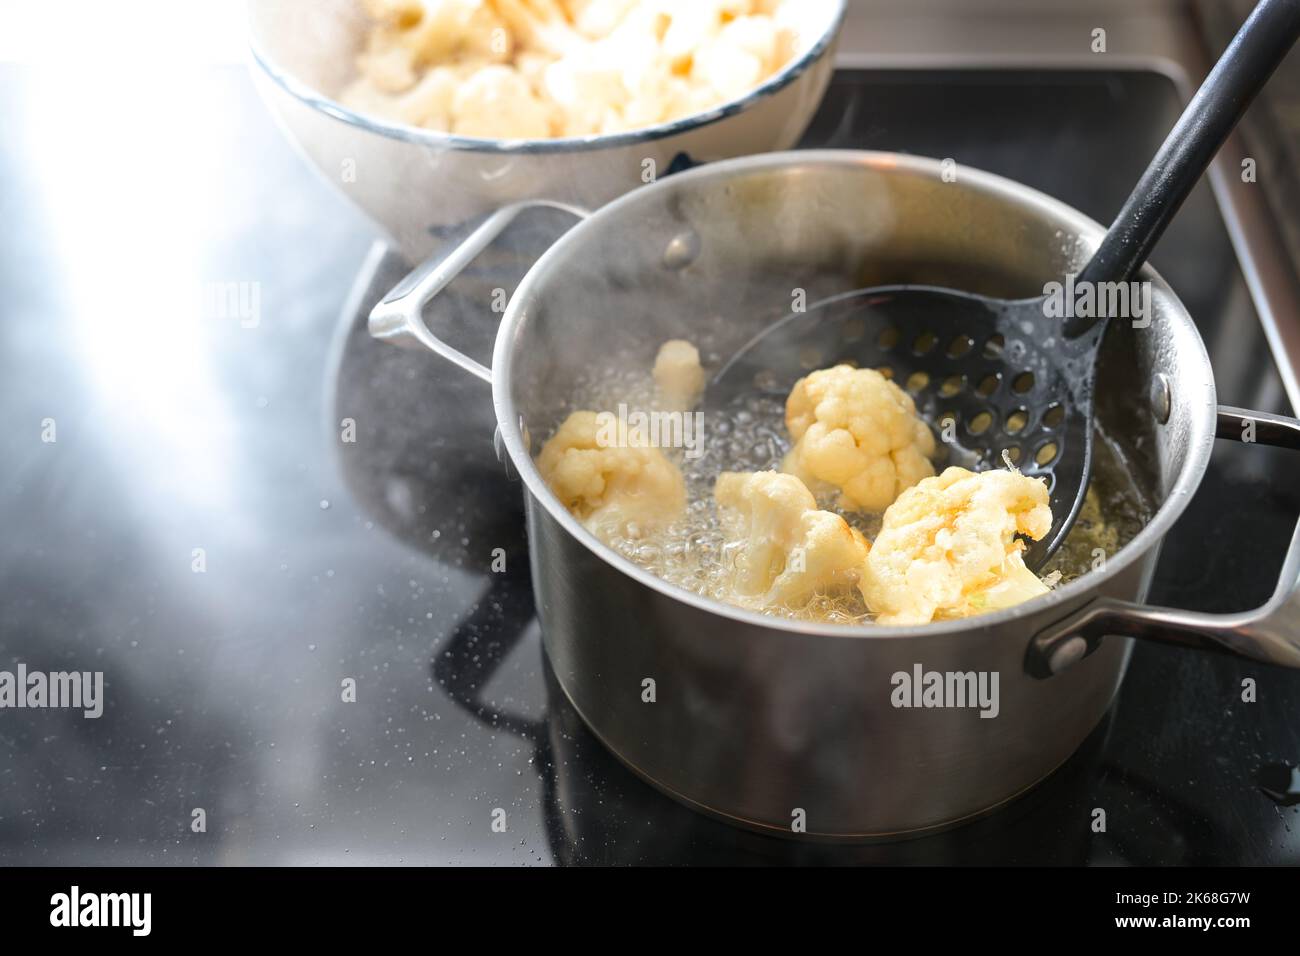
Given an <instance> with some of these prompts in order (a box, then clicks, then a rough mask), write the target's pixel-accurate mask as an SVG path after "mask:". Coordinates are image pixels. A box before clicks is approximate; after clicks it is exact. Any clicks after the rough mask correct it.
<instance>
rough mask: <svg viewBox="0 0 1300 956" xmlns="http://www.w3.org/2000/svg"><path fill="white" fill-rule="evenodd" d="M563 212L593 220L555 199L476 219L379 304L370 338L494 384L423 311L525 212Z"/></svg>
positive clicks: (532, 201)
mask: <svg viewBox="0 0 1300 956" xmlns="http://www.w3.org/2000/svg"><path fill="white" fill-rule="evenodd" d="M543 206H544V207H547V208H549V209H559V210H562V211H563V212H567V213H570V214H572V215H574V216H576V217H577V218H579V219H585V218H587V216H589V215H591V213H590V212H589V211H587V210H586V209H583V208H581V207H580V206H574V205H570V204H568V203H562V202H555V201H554V200H550V199H528V200H524V201H523V202H517V203H512V204H511V205H509V206H502V207H501V208H500V209H498V210H496V211H495V212H491V213H488V214H487V215H486V216H481V217H479V218H478V219H474V220H471V221H470V222H469V223H467V224H466V226H465V227H464V228H465V229H467V230H468V231H467V233H466V235H465V236H464V238H462V239H459V240H451V241H448V242H446V243H444V244H443V245H442V246H441V247H440V248H439V249H438V250H437V251H435V252H434V253H433V255H431V256H429V258H427V259H425V260H424V261H423V262H421V263H420V264H419V265H418V266H416V267H415V268H414V269H412V270H411V271H410V272H409V273H407V275H406V277H405V278H403V279H402V281H401V282H399V283H397V285H395V286H393V288H392V289H390V290H389V292H388V294H387V295H386V296H384V297H383V299H381V300H380V302H379V304H378V305H376V306H375V307H374V308H373V309H371V310H370V322H369V326H368V327H369V329H370V334H371V335H372V336H374V337H375V338H377V339H380V340H382V341H385V342H391V343H392V344H393V345H400V346H403V347H405V348H418V347H423V348H427V349H429V350H431V351H433V352H436V353H438V354H439V355H441V356H442V357H443V358H445V359H447V360H449V361H451V362H454V363H455V364H457V365H459V366H460V367H461V368H463V369H465V371H467V372H471V373H472V374H474V375H477V376H478V377H479V378H481V379H483V381H485V382H489V383H490V382H491V381H492V372H491V370H490V369H488V368H487V366H485V365H483V364H482V363H480V362H476V361H475V360H474V359H472V358H470V357H469V356H468V355H466V354H465V353H464V352H461V351H460V350H459V349H455V348H453V347H452V346H450V345H448V344H447V343H446V342H444V341H443V340H442V339H440V338H438V336H436V335H434V334H433V332H431V331H430V330H429V327H428V326H427V325H425V324H424V307H425V306H426V305H428V304H429V300H430V299H432V298H433V297H434V296H435V295H437V294H438V293H439V292H441V291H442V290H443V289H445V288H446V287H447V286H448V285H449V284H450V283H451V280H453V279H455V278H456V276H458V275H460V274H461V272H463V271H464V270H465V267H466V266H468V265H469V264H470V263H471V262H473V261H474V259H475V258H477V257H478V255H479V253H481V252H482V251H483V250H484V249H486V248H487V247H488V246H489V245H491V243H492V241H493V240H494V239H496V238H497V236H499V235H501V233H502V232H504V231H505V229H506V227H507V226H509V225H510V224H511V223H512V222H514V221H515V218H516V217H517V216H518V215H519V214H520V213H521V212H523V211H524V210H526V209H535V208H538V207H543Z"/></svg>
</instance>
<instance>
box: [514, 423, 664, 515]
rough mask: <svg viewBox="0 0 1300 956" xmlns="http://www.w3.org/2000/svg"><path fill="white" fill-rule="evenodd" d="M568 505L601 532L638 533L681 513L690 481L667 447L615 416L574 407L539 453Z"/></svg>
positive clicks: (540, 463) (542, 467) (550, 482)
mask: <svg viewBox="0 0 1300 956" xmlns="http://www.w3.org/2000/svg"><path fill="white" fill-rule="evenodd" d="M537 468H538V470H539V471H541V473H542V477H543V478H544V479H545V480H546V483H547V484H548V485H549V486H550V488H551V490H552V491H553V492H555V495H556V497H558V498H559V499H560V500H561V501H562V502H564V506H565V507H566V508H568V509H569V511H571V512H572V513H573V515H574V516H575V517H577V518H578V520H579V521H581V522H582V523H583V524H584V525H585V526H586V527H587V529H588V530H590V531H592V532H593V533H595V534H597V535H599V536H601V537H609V536H614V535H617V536H623V537H628V538H639V537H641V536H643V535H645V534H648V533H650V532H651V531H654V530H655V529H657V528H660V527H663V526H664V525H668V524H671V523H672V522H673V521H675V520H677V519H678V518H679V517H681V515H682V513H683V512H684V511H685V509H686V483H685V481H684V480H683V479H682V474H681V472H680V471H679V470H678V469H677V466H676V465H674V464H673V463H672V462H671V461H669V460H668V458H667V457H666V456H665V455H664V453H663V452H662V451H660V450H659V449H658V448H654V447H652V446H651V445H650V443H649V440H648V439H647V438H646V436H645V435H643V434H642V433H641V432H640V431H638V430H636V429H629V428H627V427H626V425H625V424H624V423H623V422H622V421H620V420H619V419H618V418H617V417H615V416H613V415H609V414H608V413H605V414H603V415H602V414H597V413H596V412H591V411H580V412H574V413H573V414H572V415H570V416H569V417H568V418H566V419H565V420H564V424H562V425H561V426H560V427H559V430H558V431H556V433H555V434H554V435H552V436H551V438H550V440H549V441H547V442H546V444H545V445H544V446H542V453H541V454H540V455H538V456H537Z"/></svg>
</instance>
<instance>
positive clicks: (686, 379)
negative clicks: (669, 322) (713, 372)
mask: <svg viewBox="0 0 1300 956" xmlns="http://www.w3.org/2000/svg"><path fill="white" fill-rule="evenodd" d="M654 380H655V390H656V391H657V393H658V397H659V405H660V407H662V408H664V409H665V410H667V411H678V412H685V411H689V410H690V409H692V408H694V407H695V403H696V402H698V401H699V400H700V395H701V394H703V392H704V368H703V366H701V365H700V350H699V349H697V348H696V347H695V346H694V345H692V344H691V343H690V342H687V341H686V340H685V339H669V340H668V341H667V342H665V343H664V344H663V345H661V346H659V354H658V355H656V356H655V366H654Z"/></svg>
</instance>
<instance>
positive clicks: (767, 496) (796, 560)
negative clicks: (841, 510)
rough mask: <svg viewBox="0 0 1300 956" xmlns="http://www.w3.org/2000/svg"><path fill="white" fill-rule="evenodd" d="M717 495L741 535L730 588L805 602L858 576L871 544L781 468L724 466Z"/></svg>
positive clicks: (758, 598) (766, 601) (752, 598)
mask: <svg viewBox="0 0 1300 956" xmlns="http://www.w3.org/2000/svg"><path fill="white" fill-rule="evenodd" d="M713 496H714V498H716V499H717V502H718V504H719V505H721V506H722V507H724V508H727V509H730V510H731V512H732V513H731V514H730V515H724V517H725V518H729V519H730V520H729V522H728V523H729V525H730V530H731V532H733V535H734V537H733V540H736V541H739V542H740V544H741V551H740V553H739V555H738V556H737V558H736V565H735V579H734V582H733V585H732V587H733V590H734V591H735V593H736V594H737V596H739V597H740V598H742V599H744V600H745V601H747V602H750V603H753V604H756V605H757V606H760V607H774V606H777V607H779V606H785V607H791V608H794V607H801V606H802V605H804V604H807V603H808V601H809V599H810V598H811V597H812V596H813V595H814V594H816V593H818V592H823V593H825V592H830V591H834V590H837V589H841V588H845V587H852V586H854V585H857V584H859V582H860V581H861V579H862V577H863V567H864V563H865V561H866V559H867V554H868V551H869V550H870V547H871V546H870V545H869V544H868V543H867V539H866V538H864V537H863V536H862V535H861V534H860V533H859V532H858V531H857V530H856V529H854V528H851V527H849V524H848V522H846V521H845V520H844V519H843V518H841V517H840V516H839V515H837V514H834V513H833V512H830V511H819V510H818V509H817V501H816V499H814V498H813V495H812V492H811V491H809V490H808V488H807V486H805V485H804V483H803V482H802V481H800V480H799V479H798V478H796V477H794V475H785V474H782V473H781V472H778V471H759V472H749V473H745V472H735V471H726V472H723V473H722V474H721V475H719V476H718V480H717V483H716V484H715V485H714V489H713Z"/></svg>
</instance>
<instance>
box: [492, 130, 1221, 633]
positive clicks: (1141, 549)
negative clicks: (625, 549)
mask: <svg viewBox="0 0 1300 956" xmlns="http://www.w3.org/2000/svg"><path fill="white" fill-rule="evenodd" d="M789 163H797V164H800V165H803V166H807V165H810V164H811V165H820V166H840V167H844V166H848V167H856V166H866V167H871V168H875V169H895V170H904V171H907V172H912V173H918V174H926V175H932V176H935V177H936V178H937V177H939V176H940V175H941V172H942V163H941V161H940V160H938V159H933V158H930V157H925V156H915V155H911V154H903V153H890V152H883V151H878V150H833V149H826V150H791V151H786V152H777V153H764V154H760V155H757V156H744V157H740V158H737V159H729V160H722V161H719V162H716V163H708V164H705V165H703V166H698V167H696V168H694V169H690V170H686V171H683V172H680V173H675V174H674V175H672V176H670V177H665V178H663V179H660V180H657V181H656V182H654V183H651V184H649V185H646V186H642V187H640V188H638V189H635V190H633V191H632V192H630V193H627V194H625V195H623V196H621V197H619V198H617V199H615V200H613V201H612V202H610V203H608V204H606V205H604V206H602V207H601V208H600V209H598V210H596V211H595V212H594V213H592V215H591V216H589V217H588V218H587V219H584V220H583V221H581V222H579V223H578V224H577V225H575V226H574V227H573V228H571V229H569V230H568V231H567V232H566V233H565V234H564V235H563V236H561V237H560V238H559V239H558V240H557V241H556V242H555V243H554V244H552V245H551V246H550V248H548V249H547V250H546V252H545V253H543V254H542V256H541V257H540V258H539V259H538V260H537V261H536V262H535V263H533V265H532V267H531V268H530V269H529V270H528V273H527V274H526V275H525V276H524V278H523V280H522V281H521V282H520V283H519V286H518V287H517V288H516V290H515V293H514V295H512V296H511V297H510V302H509V304H508V305H507V307H506V311H505V315H504V316H503V317H502V320H501V325H500V327H499V328H498V331H497V338H496V344H495V347H494V349H493V356H492V402H493V405H494V406H495V409H496V417H497V427H498V429H499V430H500V433H501V436H502V440H503V442H504V445H505V448H506V452H507V453H508V454H509V456H510V459H511V461H512V462H513V464H514V467H515V468H516V469H517V471H518V474H519V476H520V477H521V479H522V480H523V482H524V485H525V487H526V488H527V491H528V494H529V497H530V498H531V499H532V505H533V506H536V505H539V504H540V505H541V506H542V507H544V508H545V509H546V510H547V511H548V512H549V513H550V515H551V517H552V518H554V519H555V520H556V521H558V522H559V523H560V525H561V527H563V528H564V530H565V531H566V532H568V533H569V534H570V535H572V536H574V537H575V538H577V539H578V540H579V541H581V542H582V544H583V545H585V546H586V547H587V549H588V550H590V551H591V552H592V553H593V554H595V555H596V556H597V557H599V558H600V559H602V560H603V561H605V562H606V563H607V564H611V565H613V566H614V567H615V568H617V569H618V570H620V571H622V572H623V573H624V574H626V575H628V576H629V577H631V578H633V579H634V580H636V581H637V582H639V583H641V584H644V585H646V586H647V587H650V588H653V589H654V590H656V591H658V592H660V593H661V594H663V595H664V596H665V597H669V598H673V599H675V600H677V601H681V602H682V603H684V604H688V605H691V606H692V607H694V608H696V609H697V610H700V611H704V612H708V613H712V614H720V615H722V616H724V617H728V618H731V619H733V620H735V621H738V622H741V623H744V624H750V625H754V626H757V627H764V628H771V629H775V630H780V631H786V632H788V633H791V634H806V635H810V636H821V637H844V638H881V639H890V638H924V637H935V638H938V637H944V636H949V635H953V634H958V633H962V632H970V631H976V630H982V629H987V628H993V627H997V626H1000V625H1003V624H1009V623H1011V622H1013V621H1017V620H1020V619H1022V618H1027V617H1030V616H1031V615H1036V614H1040V613H1042V612H1045V611H1048V610H1057V611H1059V613H1060V615H1064V614H1066V613H1068V612H1070V611H1072V610H1074V608H1075V606H1076V605H1077V604H1079V603H1081V599H1083V598H1085V597H1087V596H1088V594H1089V592H1092V591H1094V590H1095V589H1096V587H1097V586H1098V585H1099V584H1100V583H1101V582H1103V581H1106V580H1108V579H1110V578H1112V577H1114V576H1116V575H1118V574H1119V573H1120V572H1121V571H1123V570H1124V569H1125V568H1127V567H1129V566H1130V565H1132V564H1133V563H1135V562H1136V561H1138V560H1140V559H1141V558H1142V557H1143V556H1144V555H1145V554H1146V553H1147V552H1148V551H1149V550H1151V549H1153V548H1155V547H1156V546H1158V545H1159V543H1160V541H1161V540H1163V538H1164V535H1165V534H1166V532H1167V531H1168V530H1169V528H1170V527H1172V526H1173V524H1174V522H1175V521H1177V520H1178V518H1179V516H1180V515H1181V514H1182V512H1183V509H1184V508H1186V506H1187V504H1188V502H1189V501H1190V499H1191V496H1192V492H1194V491H1195V490H1196V488H1197V487H1198V486H1199V485H1200V482H1201V478H1202V476H1203V474H1204V472H1205V469H1206V466H1207V465H1208V463H1209V459H1210V452H1211V449H1212V447H1213V444H1214V419H1215V413H1216V409H1217V397H1216V394H1215V386H1214V378H1213V369H1212V367H1211V365H1210V360H1209V355H1208V354H1207V353H1206V351H1205V343H1204V342H1203V341H1202V339H1201V336H1200V333H1199V331H1197V329H1196V327H1195V325H1194V323H1193V322H1192V319H1191V316H1190V315H1189V314H1188V312H1187V308H1186V307H1185V306H1184V305H1183V303H1182V301H1181V300H1179V298H1178V296H1177V295H1176V294H1175V293H1174V291H1173V289H1171V288H1170V287H1169V284H1168V283H1166V282H1165V280H1164V279H1163V278H1162V277H1161V276H1160V274H1159V273H1157V272H1156V271H1155V269H1153V268H1152V267H1151V266H1150V264H1147V265H1144V266H1143V268H1142V272H1141V273H1140V274H1141V275H1142V276H1143V277H1144V278H1146V279H1148V280H1150V281H1152V282H1153V284H1155V285H1156V286H1157V287H1158V288H1159V289H1160V291H1161V292H1162V293H1163V294H1165V295H1167V296H1168V297H1169V300H1170V302H1171V304H1173V305H1174V306H1176V307H1177V308H1176V309H1175V310H1171V312H1170V315H1171V316H1173V315H1176V316H1177V317H1178V319H1179V320H1180V321H1182V322H1184V323H1186V325H1187V326H1188V329H1189V331H1190V332H1191V333H1192V337H1191V341H1192V342H1194V343H1195V344H1196V345H1197V346H1199V350H1200V359H1201V362H1202V364H1203V366H1204V367H1205V368H1206V369H1207V371H1208V373H1209V374H1207V375H1206V377H1205V383H1204V385H1205V391H1204V392H1203V393H1201V394H1203V396H1204V402H1203V404H1202V405H1201V406H1200V407H1199V408H1198V407H1197V404H1196V398H1195V394H1196V393H1194V392H1192V391H1191V390H1187V397H1186V398H1185V399H1184V405H1185V407H1186V408H1187V409H1188V413H1189V416H1190V421H1189V428H1188V444H1189V448H1188V452H1187V460H1186V462H1185V463H1184V465H1183V468H1182V469H1181V471H1180V473H1179V475H1178V477H1177V479H1176V480H1175V482H1174V484H1173V486H1172V487H1171V488H1170V489H1169V491H1168V492H1167V494H1166V495H1165V498H1164V500H1163V501H1162V502H1160V504H1159V506H1158V507H1157V509H1156V513H1155V515H1154V516H1153V517H1152V518H1151V520H1150V521H1149V522H1147V524H1146V526H1145V527H1143V528H1142V530H1141V531H1139V532H1138V533H1137V535H1135V536H1134V537H1133V539H1132V540H1131V541H1129V542H1128V544H1126V545H1124V547H1122V548H1121V549H1120V550H1119V552H1118V553H1116V554H1115V555H1114V556H1113V557H1111V558H1110V559H1108V560H1107V562H1106V567H1105V570H1102V571H1090V572H1088V573H1087V574H1084V575H1081V576H1080V577H1078V578H1076V579H1074V580H1073V581H1071V582H1069V583H1068V584H1065V585H1064V586H1062V587H1059V588H1054V589H1053V590H1052V591H1051V593H1050V594H1046V595H1043V596H1041V597H1037V598H1034V599H1033V600H1030V601H1026V602H1025V603H1023V604H1017V605H1015V606H1013V607H1010V608H1004V609H1002V610H999V611H991V612H988V613H986V614H980V615H976V616H974V617H968V618H960V619H956V620H953V621H938V622H933V623H930V624H912V625H906V626H897V625H882V624H825V623H817V622H813V621H801V620H795V619H792V618H786V617H779V616H775V615H766V614H760V613H758V612H756V611H750V610H747V609H745V608H741V607H737V606H735V605H732V604H725V603H723V602H721V601H717V600H714V599H713V598H708V597H704V596H702V595H699V594H696V593H695V592H694V591H689V590H687V589H686V588H683V587H680V586H678V585H675V584H670V583H669V582H668V581H665V580H664V579H663V578H660V577H659V576H658V575H655V574H653V573H651V572H649V571H646V570H645V569H643V568H641V567H639V566H638V565H636V564H634V563H633V562H632V561H631V560H630V559H628V558H626V557H624V556H623V555H621V554H619V553H618V552H617V551H615V550H614V549H613V548H611V547H609V546H608V545H606V544H604V543H603V542H602V541H601V540H600V539H599V538H597V537H596V536H595V535H594V534H593V533H592V532H590V531H588V530H587V529H586V528H585V527H583V525H582V524H581V523H580V522H579V521H578V520H577V519H576V518H575V517H574V516H573V515H572V514H570V513H569V510H568V509H567V508H565V507H563V506H562V505H561V504H560V502H559V500H558V499H557V498H556V497H555V495H554V494H553V493H552V492H551V490H550V488H548V487H547V485H546V482H545V480H543V478H542V476H541V472H539V471H538V469H537V465H536V463H535V462H534V461H533V457H532V455H531V454H530V452H529V450H528V449H527V448H526V447H525V445H524V441H523V434H522V432H521V430H520V422H519V413H518V411H517V409H516V407H515V403H514V400H513V398H512V397H511V395H510V377H511V351H512V349H511V344H512V343H513V341H514V339H515V338H516V336H517V335H518V334H519V331H520V328H521V326H522V324H523V323H524V321H525V319H526V315H527V304H528V303H529V301H530V299H531V298H532V296H533V294H534V287H535V286H537V285H539V284H540V282H541V281H542V279H543V277H544V276H546V274H547V273H548V272H549V271H550V267H551V264H552V263H553V262H554V261H556V260H557V259H559V258H560V257H561V256H562V255H563V254H564V253H565V251H566V250H567V249H568V247H569V246H571V245H574V244H576V243H578V242H579V241H580V240H581V238H582V236H583V234H584V232H585V231H586V230H587V229H589V228H591V225H590V224H591V223H592V222H593V221H595V220H597V219H601V218H603V219H610V218H613V217H616V216H619V215H621V214H623V212H624V210H625V209H630V208H633V207H635V205H636V204H637V203H638V202H641V201H643V200H642V196H643V195H645V194H647V193H649V192H651V191H653V190H657V189H667V188H673V187H674V186H675V185H676V184H677V183H679V182H685V181H687V180H694V179H708V178H714V177H719V178H721V177H726V176H727V175H728V174H730V173H732V172H746V171H753V170H759V169H765V168H775V167H781V166H784V165H786V164H789ZM962 183H963V184H964V185H966V186H968V187H974V188H975V189H976V190H979V191H983V192H985V193H988V194H991V195H993V196H995V197H997V198H1000V199H1003V200H1007V201H1011V202H1014V203H1017V204H1020V205H1027V206H1029V207H1030V208H1032V209H1036V210H1038V211H1040V212H1041V213H1045V214H1047V215H1049V216H1052V217H1055V218H1060V219H1065V220H1067V221H1068V222H1069V223H1070V224H1071V227H1072V232H1073V233H1074V234H1075V235H1076V236H1078V237H1079V238H1081V239H1084V240H1086V241H1088V242H1089V243H1090V244H1091V245H1093V246H1095V245H1096V244H1097V243H1098V242H1099V241H1100V239H1101V237H1102V236H1103V235H1104V234H1105V229H1104V228H1103V227H1102V226H1101V225H1100V224H1099V223H1098V222H1096V221H1095V220H1093V219H1091V218H1089V217H1088V216H1085V215H1084V214H1083V213H1081V212H1079V211H1078V210H1077V209H1074V208H1073V207H1072V206H1069V205H1067V204H1065V203H1063V202H1061V201H1060V200H1058V199H1053V198H1052V197H1051V196H1048V195H1046V194H1045V193H1042V192H1039V191H1038V190H1036V189H1032V188H1031V187H1029V186H1025V185H1023V184H1021V183H1017V182H1015V181H1014V180H1011V179H1007V178H1006V177H1004V176H998V175H996V174H994V173H989V172H985V171H983V170H979V169H975V168H973V167H968V166H963V167H962Z"/></svg>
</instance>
